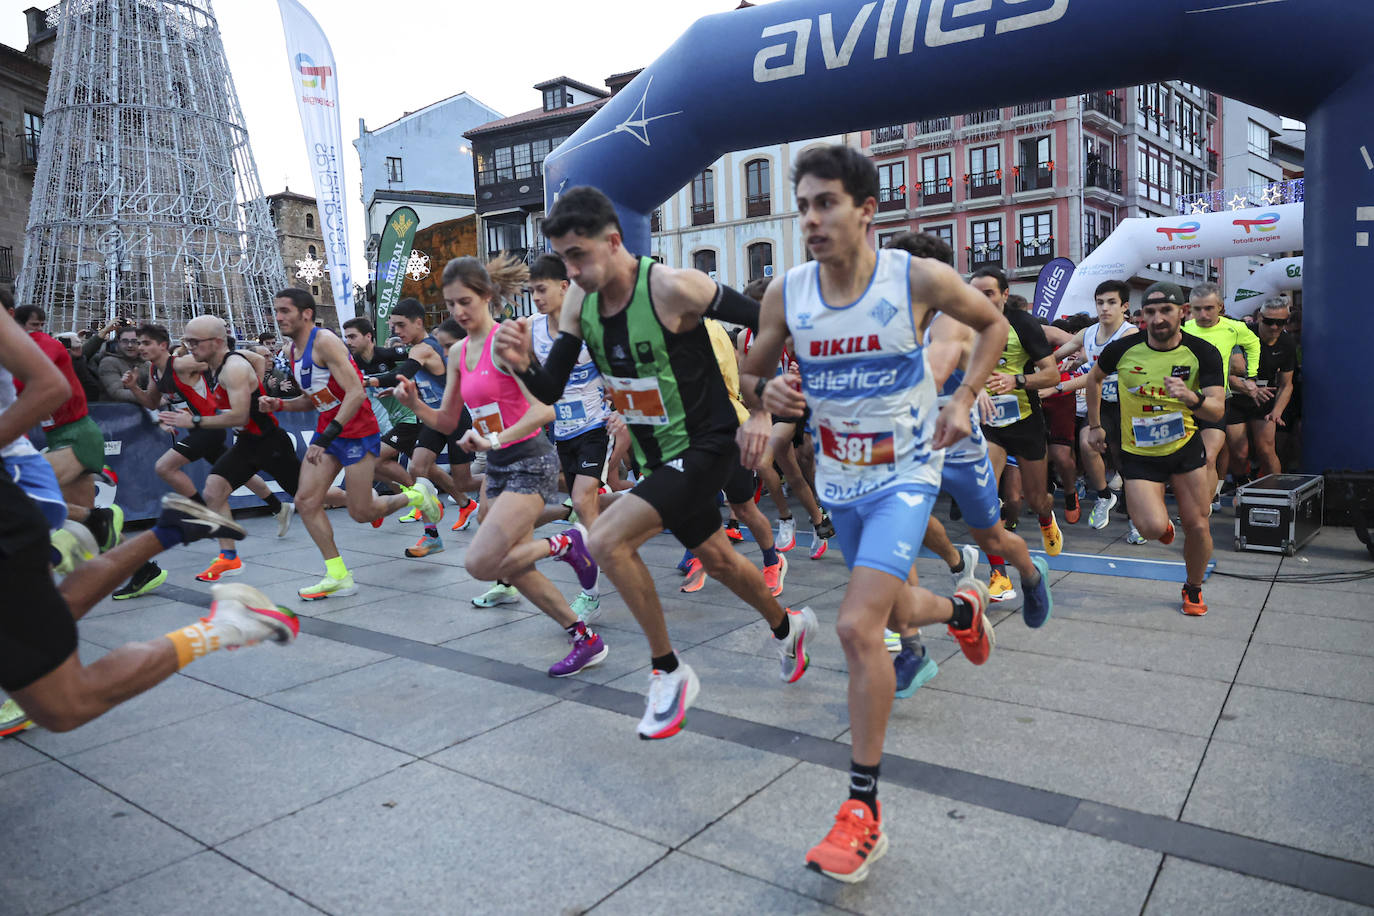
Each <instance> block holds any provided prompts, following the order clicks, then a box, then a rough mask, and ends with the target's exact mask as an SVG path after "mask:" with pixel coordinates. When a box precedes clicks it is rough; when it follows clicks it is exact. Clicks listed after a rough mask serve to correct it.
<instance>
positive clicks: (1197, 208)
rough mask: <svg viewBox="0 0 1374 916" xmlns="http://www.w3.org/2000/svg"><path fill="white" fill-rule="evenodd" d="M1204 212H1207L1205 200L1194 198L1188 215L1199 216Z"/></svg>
mask: <svg viewBox="0 0 1374 916" xmlns="http://www.w3.org/2000/svg"><path fill="white" fill-rule="evenodd" d="M1206 212H1208V210H1207V202H1206V201H1204V200H1195V201H1193V210H1192V212H1191V213H1190V214H1189V215H1190V216H1201V215H1202V214H1204V213H1206Z"/></svg>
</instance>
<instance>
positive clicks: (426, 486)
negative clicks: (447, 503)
mask: <svg viewBox="0 0 1374 916" xmlns="http://www.w3.org/2000/svg"><path fill="white" fill-rule="evenodd" d="M413 489H415V490H419V491H420V493H421V494H423V497H424V498H423V500H422V501H421V503H420V505H419V506H418V507H417V508H418V509H419V510H420V514H421V515H422V516H424V519H425V521H427V522H429V523H430V524H431V525H433V524H436V523H437V522H438V521H439V519H441V518H443V517H444V506H443V503H441V502H439V491H438V490H436V489H435V488H434V482H433V481H431V480H430V479H429V478H428V477H421V478H420V479H419V480H417V481H415V486H414V487H413Z"/></svg>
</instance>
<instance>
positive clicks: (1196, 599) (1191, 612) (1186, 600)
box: [1179, 585, 1207, 617]
mask: <svg viewBox="0 0 1374 916" xmlns="http://www.w3.org/2000/svg"><path fill="white" fill-rule="evenodd" d="M1179 610H1181V611H1182V612H1183V613H1185V614H1187V615H1188V616H1189V617H1201V616H1202V615H1203V614H1206V613H1207V602H1205V601H1203V600H1202V586H1200V585H1185V586H1183V606H1182V607H1180V608H1179Z"/></svg>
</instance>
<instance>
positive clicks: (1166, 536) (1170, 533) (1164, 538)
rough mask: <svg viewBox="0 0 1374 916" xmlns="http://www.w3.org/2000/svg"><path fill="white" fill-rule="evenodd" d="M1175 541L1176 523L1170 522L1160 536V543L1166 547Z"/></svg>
mask: <svg viewBox="0 0 1374 916" xmlns="http://www.w3.org/2000/svg"><path fill="white" fill-rule="evenodd" d="M1173 542H1174V523H1173V522H1169V527H1168V528H1165V529H1164V533H1163V534H1161V535H1160V536H1159V543H1161V544H1163V545H1165V546H1166V547H1167V546H1168V545H1170V544H1172V543H1173Z"/></svg>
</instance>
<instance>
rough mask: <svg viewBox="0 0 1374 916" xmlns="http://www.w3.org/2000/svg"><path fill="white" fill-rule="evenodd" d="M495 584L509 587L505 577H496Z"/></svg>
mask: <svg viewBox="0 0 1374 916" xmlns="http://www.w3.org/2000/svg"><path fill="white" fill-rule="evenodd" d="M496 584H497V585H504V586H505V587H506V588H510V583H509V582H507V581H506V580H505V579H497V580H496Z"/></svg>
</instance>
